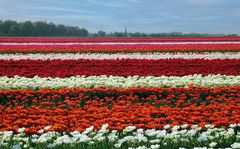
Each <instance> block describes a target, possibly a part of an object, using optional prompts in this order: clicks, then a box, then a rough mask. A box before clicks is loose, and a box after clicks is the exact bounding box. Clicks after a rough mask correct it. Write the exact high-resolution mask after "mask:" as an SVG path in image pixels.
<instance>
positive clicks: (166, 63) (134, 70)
mask: <svg viewBox="0 0 240 149" xmlns="http://www.w3.org/2000/svg"><path fill="white" fill-rule="evenodd" d="M0 64H1V65H0V76H8V77H12V76H14V75H19V76H25V77H34V76H35V75H38V76H41V77H62V78H63V77H70V76H76V75H86V76H93V75H108V76H109V75H116V76H134V75H139V76H162V75H165V76H184V75H192V74H202V75H209V74H225V75H240V60H237V59H224V60H202V59H193V60H183V59H164V60H163V59H162V60H136V59H123V60H83V59H80V60H16V61H15V60H0Z"/></svg>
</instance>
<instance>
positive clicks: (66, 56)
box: [0, 52, 240, 60]
mask: <svg viewBox="0 0 240 149" xmlns="http://www.w3.org/2000/svg"><path fill="white" fill-rule="evenodd" d="M0 59H1V60H23V59H25V60H26V59H29V60H55V59H60V60H77V59H91V60H103V59H113V60H116V59H149V60H158V59H209V60H211V59H240V52H226V53H221V52H204V53H169V52H166V53H112V54H108V53H50V54H41V53H35V54H20V53H19V54H0Z"/></svg>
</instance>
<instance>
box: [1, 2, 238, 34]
mask: <svg viewBox="0 0 240 149" xmlns="http://www.w3.org/2000/svg"><path fill="white" fill-rule="evenodd" d="M0 19H1V20H7V19H12V20H17V21H26V20H32V21H38V20H41V21H52V22H54V23H57V24H66V25H77V26H80V27H84V28H86V29H88V30H89V31H90V32H96V31H98V30H100V29H102V30H105V31H107V32H113V31H124V26H126V27H127V28H128V31H129V32H137V31H139V32H145V33H153V32H184V33H190V32H198V33H214V34H215V33H237V34H240V0H0Z"/></svg>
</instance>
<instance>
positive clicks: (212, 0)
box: [183, 0, 226, 5]
mask: <svg viewBox="0 0 240 149" xmlns="http://www.w3.org/2000/svg"><path fill="white" fill-rule="evenodd" d="M183 1H185V2H187V3H191V4H196V5H216V4H222V3H224V2H225V1H226V0H183Z"/></svg>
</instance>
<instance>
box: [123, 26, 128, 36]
mask: <svg viewBox="0 0 240 149" xmlns="http://www.w3.org/2000/svg"><path fill="white" fill-rule="evenodd" d="M124 37H128V32H127V27H126V26H125V31H124Z"/></svg>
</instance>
